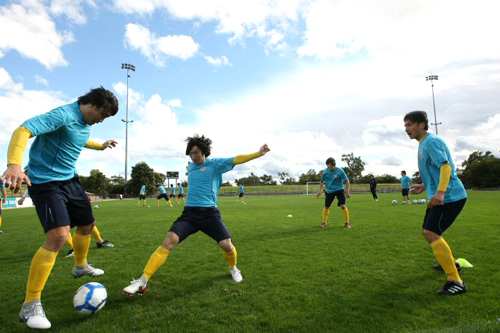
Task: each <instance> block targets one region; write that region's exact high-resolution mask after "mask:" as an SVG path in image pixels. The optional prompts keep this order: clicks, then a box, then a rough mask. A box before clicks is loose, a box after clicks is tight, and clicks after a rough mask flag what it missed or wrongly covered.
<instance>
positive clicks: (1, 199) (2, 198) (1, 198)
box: [0, 180, 7, 235]
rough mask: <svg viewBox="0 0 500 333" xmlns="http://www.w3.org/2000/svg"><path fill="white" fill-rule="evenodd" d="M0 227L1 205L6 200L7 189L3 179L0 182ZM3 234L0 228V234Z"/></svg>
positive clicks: (0, 221)
mask: <svg viewBox="0 0 500 333" xmlns="http://www.w3.org/2000/svg"><path fill="white" fill-rule="evenodd" d="M0 189H1V190H2V193H0V228H1V227H2V205H3V204H4V203H6V202H7V191H6V190H5V180H4V181H3V182H0ZM1 234H3V231H2V229H0V235H1Z"/></svg>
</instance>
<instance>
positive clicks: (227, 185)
mask: <svg viewBox="0 0 500 333" xmlns="http://www.w3.org/2000/svg"><path fill="white" fill-rule="evenodd" d="M221 186H222V187H231V186H233V184H231V182H229V181H226V182H225V183H222V184H221Z"/></svg>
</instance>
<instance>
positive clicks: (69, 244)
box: [66, 229, 73, 248]
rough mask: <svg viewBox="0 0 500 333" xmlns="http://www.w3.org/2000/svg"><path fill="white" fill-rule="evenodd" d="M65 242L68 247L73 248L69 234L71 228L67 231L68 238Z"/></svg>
mask: <svg viewBox="0 0 500 333" xmlns="http://www.w3.org/2000/svg"><path fill="white" fill-rule="evenodd" d="M66 244H68V246H69V247H70V248H73V237H72V236H71V229H70V230H69V232H68V239H66Z"/></svg>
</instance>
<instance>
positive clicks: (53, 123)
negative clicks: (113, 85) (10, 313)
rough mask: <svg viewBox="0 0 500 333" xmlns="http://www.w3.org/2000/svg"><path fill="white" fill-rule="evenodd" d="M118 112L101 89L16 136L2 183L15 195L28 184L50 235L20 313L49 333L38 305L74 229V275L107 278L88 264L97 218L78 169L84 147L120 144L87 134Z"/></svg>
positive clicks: (37, 258) (113, 99) (36, 257)
mask: <svg viewBox="0 0 500 333" xmlns="http://www.w3.org/2000/svg"><path fill="white" fill-rule="evenodd" d="M117 112H118V101H117V99H116V97H115V96H114V95H113V93H111V92H110V91H108V90H106V89H104V88H103V87H100V88H96V89H92V90H90V92H88V93H87V94H85V95H83V96H81V97H79V98H78V100H77V101H75V102H73V103H71V104H68V105H63V106H60V107H58V108H56V109H54V110H52V111H50V112H48V113H45V114H42V115H39V116H36V117H34V118H31V119H28V120H26V121H25V122H24V123H23V124H22V125H21V126H20V127H18V128H17V129H16V130H15V131H14V133H13V134H12V139H11V141H10V145H9V150H8V159H7V170H6V171H5V172H4V174H3V176H2V177H1V181H2V182H3V181H4V180H5V181H6V184H8V185H9V186H10V188H11V189H12V190H14V192H15V193H17V192H18V191H19V189H20V188H21V185H22V182H23V181H25V182H26V184H27V185H28V186H29V191H30V196H31V198H32V199H33V202H34V204H35V207H36V212H37V214H38V217H39V219H40V223H41V225H42V227H43V229H44V232H45V235H46V241H45V243H44V244H43V245H42V246H41V247H40V248H39V249H38V251H37V252H36V254H35V255H34V256H33V259H32V261H31V267H30V273H29V277H28V282H27V288H26V289H27V290H26V298H25V300H24V304H23V306H22V308H21V312H20V313H19V319H20V320H21V321H23V322H26V324H27V325H28V327H30V328H36V329H48V328H50V326H51V324H50V321H49V320H48V319H47V317H46V316H45V312H44V311H43V307H42V303H41V302H40V300H41V294H42V290H43V289H44V286H45V283H46V281H47V279H48V278H49V275H50V272H51V271H52V267H53V266H54V264H55V261H56V257H57V254H58V252H59V250H60V249H61V248H62V246H63V245H64V243H65V242H66V239H67V238H68V235H69V232H70V228H71V227H75V226H76V233H75V236H74V237H73V245H74V249H75V266H74V267H73V271H72V275H73V276H74V277H75V278H79V277H82V276H84V275H89V276H91V277H96V276H100V275H103V274H104V271H103V270H101V269H98V268H94V267H92V266H91V265H89V264H88V263H87V253H88V250H89V245H90V233H91V231H92V228H93V227H94V225H95V219H94V216H93V215H92V206H91V205H90V201H89V199H88V197H87V195H86V194H85V190H84V189H83V187H82V186H81V185H80V182H79V180H78V175H77V174H76V171H75V165H76V162H77V160H78V157H79V155H80V152H81V150H82V149H83V148H84V147H86V148H90V149H96V150H104V149H106V148H112V147H115V146H116V144H117V143H116V141H114V140H108V141H106V142H104V143H103V144H100V143H97V142H94V141H90V140H89V135H90V129H91V125H94V124H98V123H101V122H102V121H104V120H105V119H106V118H108V117H110V116H113V115H115V114H116V113H117ZM30 137H36V139H35V141H34V143H33V145H32V146H31V149H30V159H29V164H28V166H29V171H28V175H29V178H28V176H27V175H25V174H24V172H23V170H22V168H21V165H22V156H23V152H24V150H25V149H26V146H27V143H28V140H29V138H30Z"/></svg>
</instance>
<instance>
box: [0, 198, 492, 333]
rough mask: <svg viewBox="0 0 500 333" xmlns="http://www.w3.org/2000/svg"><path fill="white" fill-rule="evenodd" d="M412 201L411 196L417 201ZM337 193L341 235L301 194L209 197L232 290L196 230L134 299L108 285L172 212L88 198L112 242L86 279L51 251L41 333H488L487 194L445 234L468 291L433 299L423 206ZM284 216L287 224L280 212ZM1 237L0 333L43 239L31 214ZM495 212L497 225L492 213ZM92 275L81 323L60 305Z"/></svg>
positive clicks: (12, 220) (131, 268)
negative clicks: (226, 248) (90, 308)
mask: <svg viewBox="0 0 500 333" xmlns="http://www.w3.org/2000/svg"><path fill="white" fill-rule="evenodd" d="M422 197H423V196H418V197H415V198H422ZM379 199H380V200H379V202H374V201H372V200H371V196H370V195H354V196H353V197H352V198H351V199H348V202H347V205H348V207H349V211H350V216H351V224H352V229H350V230H348V229H345V228H344V227H343V221H342V220H343V217H342V213H341V211H340V209H339V208H337V207H336V206H335V205H333V206H332V208H331V213H330V223H329V225H328V227H327V228H325V229H321V228H319V225H320V223H321V209H322V206H323V202H324V200H323V198H321V199H315V197H314V196H309V197H305V196H279V197H248V198H247V199H246V201H247V205H242V204H240V203H239V202H238V199H237V198H234V197H226V198H221V199H220V201H219V206H220V209H221V212H222V216H223V219H224V221H225V223H226V225H227V227H228V229H229V231H230V232H231V235H232V236H233V240H234V244H235V245H236V247H237V249H238V261H239V264H238V267H239V268H240V269H241V271H242V274H243V278H244V280H243V282H242V283H240V284H236V283H234V282H233V281H232V279H231V276H230V274H229V271H228V267H227V263H226V262H225V261H224V259H223V256H222V253H221V250H220V248H219V247H218V246H217V245H216V244H215V242H214V241H213V240H212V239H210V238H209V237H207V236H205V235H204V234H202V233H198V234H195V235H193V236H191V237H190V238H188V239H187V240H186V241H185V242H184V243H182V244H180V245H179V246H178V247H176V248H175V249H174V250H173V251H172V253H171V255H170V258H169V259H168V261H167V263H166V264H165V266H163V267H162V268H161V269H160V270H159V271H158V272H157V273H156V274H155V275H154V276H153V278H152V279H151V280H150V282H149V284H148V290H147V292H146V294H145V295H144V296H143V297H128V296H125V295H123V294H122V293H121V290H122V289H123V288H124V287H125V286H127V285H128V283H129V281H130V280H131V279H132V278H138V277H139V276H140V275H141V273H142V269H143V267H144V265H145V264H146V262H147V260H148V259H149V256H150V255H151V253H153V251H154V250H155V249H156V247H157V246H158V245H160V244H161V242H162V240H163V238H164V236H165V233H166V232H167V230H168V229H169V227H170V225H171V223H172V222H173V221H174V220H175V218H176V217H177V216H178V215H180V212H181V210H182V208H181V207H177V206H176V207H174V208H170V207H168V206H167V205H166V203H165V201H162V202H161V207H160V208H155V207H154V204H155V202H154V201H155V200H148V204H149V205H150V206H151V207H150V208H148V207H138V206H137V201H132V200H124V201H109V202H99V209H97V210H95V211H94V213H95V216H96V219H97V223H98V226H99V230H100V232H101V236H102V237H103V238H105V239H109V240H110V241H111V242H112V243H114V244H115V248H113V249H97V247H96V244H95V241H92V244H91V249H90V252H89V258H88V259H89V262H90V263H91V264H94V265H95V266H96V267H99V268H102V269H104V270H105V272H106V274H105V275H104V276H102V277H99V278H93V279H90V278H88V277H83V278H81V279H78V280H75V279H74V278H73V277H72V276H71V268H72V265H73V263H74V261H73V259H71V258H64V254H66V252H67V250H68V248H67V247H66V246H65V247H64V248H63V250H62V251H61V253H60V255H59V257H58V260H57V262H56V265H55V266H54V269H53V271H52V273H51V276H50V278H49V280H48V282H47V285H46V287H45V289H44V293H43V299H42V301H43V303H44V309H45V311H46V314H47V317H48V318H49V320H50V321H51V322H52V327H53V328H52V331H54V332H89V331H95V330H100V331H121V332H129V331H133V332H165V331H169V332H201V331H203V332H225V331H228V332H229V331H231V332H234V331H236V332H255V331H266V332H320V331H335V332H362V331H369V332H497V331H500V323H499V322H498V320H499V317H500V311H499V309H500V306H499V303H498V300H499V299H500V290H499V288H498V287H497V286H498V283H499V280H500V274H499V273H498V263H497V261H498V258H500V247H499V246H498V245H499V236H498V235H499V233H498V215H500V206H499V205H498V202H499V200H500V192H470V193H469V200H468V202H467V204H466V206H465V209H464V211H463V212H462V214H461V215H460V216H459V218H458V220H457V221H456V222H455V224H454V225H453V226H452V227H451V228H450V229H449V230H448V231H447V232H446V233H445V235H444V236H445V239H446V240H447V242H448V244H449V245H450V247H451V249H452V250H453V252H454V255H455V257H456V258H459V257H461V258H466V259H467V260H469V261H470V262H471V263H472V264H473V265H474V268H469V269H465V268H464V269H463V271H462V278H463V279H464V281H466V282H467V283H468V285H469V288H470V292H468V293H466V294H464V295H459V296H456V297H447V296H438V295H435V294H434V292H435V291H436V290H437V289H439V288H440V287H441V286H442V285H443V283H444V279H445V275H444V273H441V272H438V271H435V270H433V269H431V268H430V266H431V265H432V264H434V263H435V258H434V256H433V254H432V251H431V249H430V247H429V245H428V244H427V243H426V241H425V240H424V238H423V237H422V236H421V234H420V229H421V225H422V218H423V215H424V211H425V206H424V205H412V206H402V205H398V206H393V205H391V200H392V199H397V200H398V201H400V202H401V200H400V199H401V198H400V195H399V194H381V195H379ZM288 215H293V217H292V218H289V217H287V216H288ZM2 216H3V219H4V222H3V226H2V230H4V231H5V234H3V235H0V285H1V286H2V288H0V299H1V302H0V331H5V332H21V331H25V330H26V325H25V324H22V323H19V322H18V319H17V315H18V311H19V309H20V306H21V304H22V302H23V300H24V293H25V284H26V279H27V276H28V271H29V264H30V261H31V258H32V256H33V254H34V253H35V252H36V251H37V249H38V248H39V246H40V245H41V244H42V243H43V242H44V235H43V232H42V229H41V227H40V225H39V222H38V219H37V217H36V213H35V210H34V209H32V208H27V209H18V210H4V211H3V213H2ZM495 216H496V217H495ZM90 281H97V282H100V283H102V284H104V285H105V286H106V287H107V289H108V302H107V304H106V306H105V307H104V309H103V310H102V311H100V312H99V313H97V314H94V315H91V316H81V315H79V314H78V313H77V312H76V311H75V310H74V309H73V305H72V299H73V296H74V293H75V292H76V290H77V289H78V287H79V286H80V285H82V284H84V283H86V282H90Z"/></svg>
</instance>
